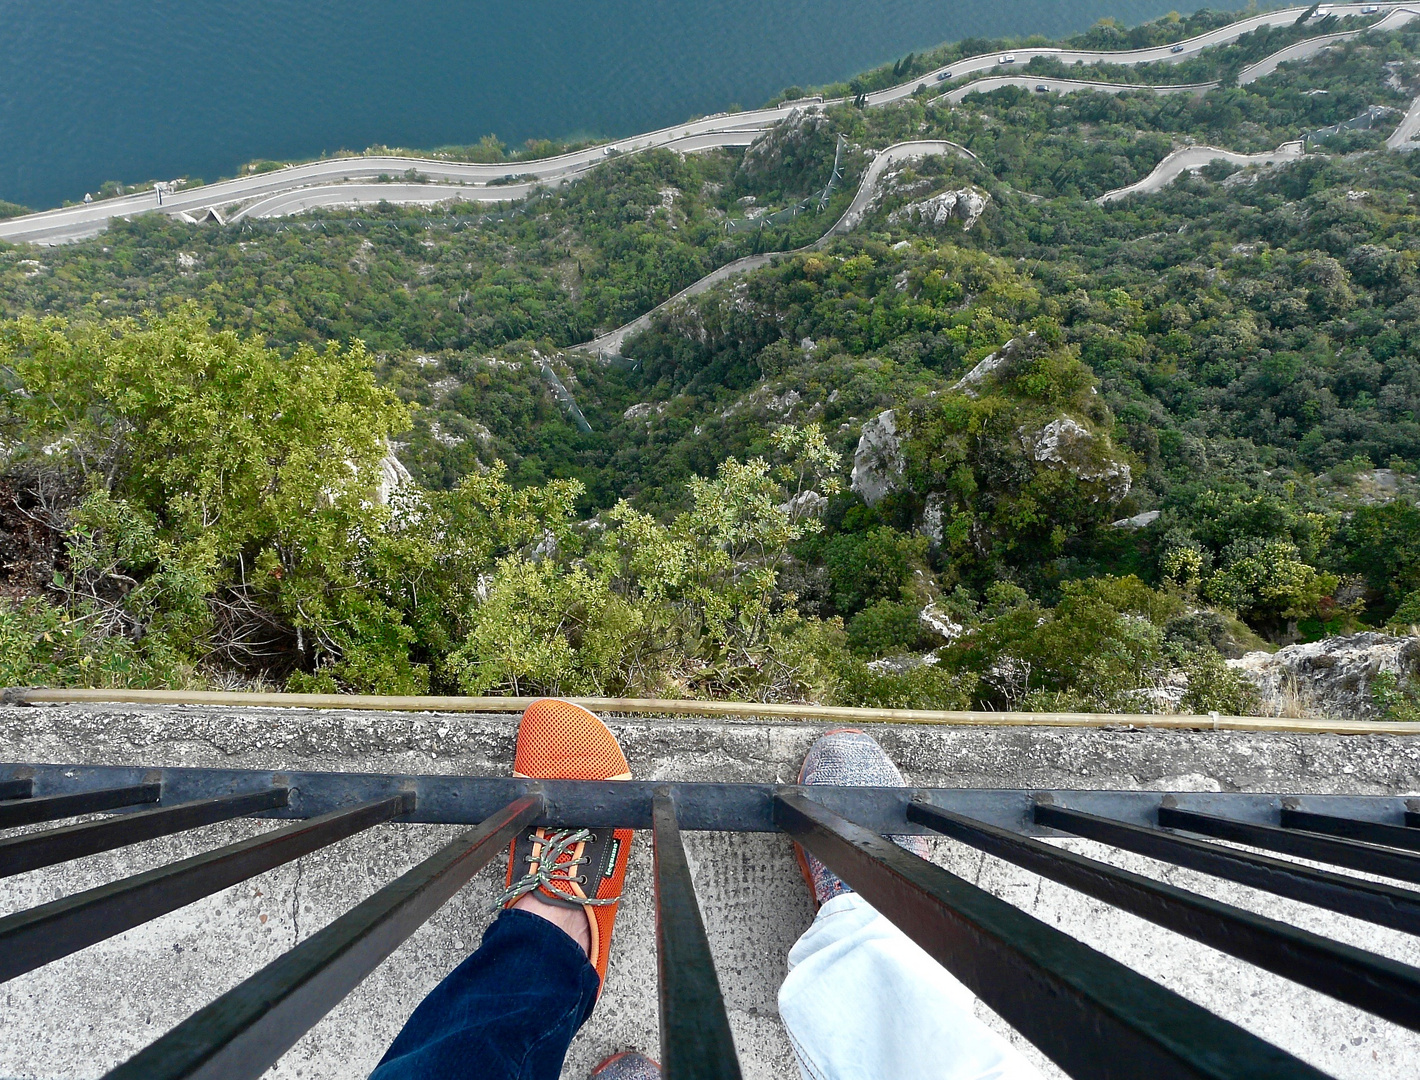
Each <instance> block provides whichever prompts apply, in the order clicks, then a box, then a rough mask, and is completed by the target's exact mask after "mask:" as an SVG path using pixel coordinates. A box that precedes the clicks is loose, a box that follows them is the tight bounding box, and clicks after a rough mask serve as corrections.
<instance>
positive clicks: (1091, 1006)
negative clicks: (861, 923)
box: [776, 794, 1325, 1080]
mask: <svg viewBox="0 0 1420 1080" xmlns="http://www.w3.org/2000/svg"><path fill="white" fill-rule="evenodd" d="M776 811H777V813H778V815H779V820H780V823H781V825H782V827H783V829H784V831H785V832H787V833H789V834H790V835H791V836H793V837H794V839H795V840H797V841H798V842H799V843H801V844H802V845H804V847H806V848H807V849H808V850H809V851H811V852H812V853H813V854H814V855H815V856H817V857H818V858H819V859H821V860H823V862H824V864H825V865H826V866H827V867H828V868H829V869H830V870H832V871H833V872H834V873H836V874H837V875H838V876H839V877H841V878H843V880H844V881H846V882H847V883H848V884H849V885H850V886H851V887H852V888H853V889H854V890H856V891H857V892H859V893H860V894H861V895H862V896H863V898H864V899H865V900H867V901H868V903H870V904H872V905H873V907H874V908H876V909H877V910H878V911H879V912H880V913H882V914H883V915H885V916H887V918H889V919H891V920H892V921H893V922H894V923H895V924H896V925H897V926H898V928H899V929H901V930H902V931H903V932H904V933H905V934H907V935H908V936H909V937H910V938H912V939H913V940H914V941H916V942H917V944H918V945H920V946H922V948H923V949H925V950H926V951H927V952H928V953H929V954H930V955H931V956H933V957H934V958H935V959H936V960H937V961H938V962H939V963H941V964H942V965H943V966H944V967H946V968H947V970H948V971H950V972H951V973H952V974H953V975H955V976H956V977H957V978H958V979H960V980H961V981H962V983H964V984H965V985H966V986H967V988H968V989H970V990H971V991H972V993H974V994H976V996H977V997H979V998H980V999H981V1000H982V1001H984V1002H985V1003H986V1004H987V1006H989V1007H990V1008H992V1009H994V1010H995V1011H996V1012H997V1013H998V1014H999V1015H1000V1016H1001V1017H1002V1018H1003V1019H1005V1020H1006V1022H1007V1023H1009V1024H1010V1025H1011V1026H1012V1027H1014V1028H1015V1029H1016V1030H1017V1031H1019V1032H1020V1033H1021V1034H1022V1035H1024V1036H1025V1037H1026V1038H1027V1039H1029V1040H1030V1041H1031V1042H1032V1043H1034V1044H1035V1046H1036V1047H1037V1048H1038V1049H1039V1050H1040V1051H1041V1052H1042V1053H1044V1054H1045V1055H1046V1056H1047V1057H1049V1058H1050V1059H1051V1060H1052V1061H1054V1062H1055V1063H1056V1064H1057V1065H1059V1066H1060V1067H1061V1068H1062V1069H1064V1070H1065V1071H1066V1072H1067V1073H1069V1074H1070V1075H1071V1076H1073V1077H1076V1078H1078V1080H1119V1078H1120V1077H1124V1076H1129V1077H1139V1078H1151V1080H1174V1078H1185V1077H1186V1078H1190V1080H1200V1078H1204V1077H1207V1078H1212V1080H1223V1078H1225V1077H1226V1078H1229V1080H1242V1078H1244V1077H1247V1078H1258V1080H1261V1078H1263V1077H1268V1078H1278V1080H1280V1078H1281V1077H1289V1078H1293V1080H1301V1078H1320V1077H1323V1076H1325V1074H1324V1073H1322V1072H1320V1071H1318V1070H1317V1069H1314V1068H1312V1067H1311V1066H1310V1065H1307V1064H1306V1063H1305V1062H1303V1061H1301V1060H1299V1059H1297V1058H1295V1057H1293V1056H1292V1055H1290V1054H1287V1053H1286V1052H1285V1051H1283V1050H1280V1049H1279V1048H1277V1047H1275V1046H1273V1045H1271V1044H1270V1043H1267V1042H1265V1041H1263V1040H1262V1039H1259V1038H1258V1037H1257V1036H1255V1035H1252V1034H1251V1033H1249V1032H1247V1031H1244V1030H1243V1029H1242V1028H1240V1027H1238V1026H1237V1025H1235V1024H1232V1023H1229V1022H1228V1021H1226V1020H1224V1019H1222V1018H1221V1017H1218V1016H1215V1015H1214V1014H1213V1013H1210V1012H1209V1011H1208V1010H1206V1009H1204V1008H1202V1007H1201V1006H1198V1005H1195V1004H1193V1003H1192V1002H1190V1001H1188V1000H1187V999H1186V998H1183V997H1180V996H1179V995H1178V994H1175V993H1174V992H1173V991H1171V990H1168V989H1166V988H1164V987H1162V986H1160V985H1159V984H1157V983H1155V982H1153V981H1151V980H1149V979H1147V978H1145V977H1144V976H1142V975H1140V974H1138V973H1137V972H1135V971H1133V970H1132V969H1131V968H1128V967H1126V966H1125V965H1123V964H1121V963H1119V962H1118V961H1116V960H1112V959H1110V958H1109V957H1108V956H1105V955H1104V954H1103V953H1100V952H1097V951H1096V950H1094V949H1091V948H1090V947H1089V946H1087V945H1085V944H1083V943H1081V942H1079V941H1077V940H1075V939H1074V938H1072V937H1069V936H1068V935H1066V934H1064V933H1062V932H1061V931H1059V930H1056V929H1055V928H1054V927H1051V926H1047V925H1046V924H1045V923H1043V922H1041V921H1040V920H1038V919H1035V918H1033V917H1032V916H1030V915H1028V914H1026V913H1025V912H1024V911H1021V910H1020V909H1019V908H1016V907H1014V906H1012V905H1011V904H1009V903H1007V902H1006V901H1004V900H1001V899H998V898H997V897H995V896H992V895H991V894H990V893H988V892H986V891H985V890H983V889H979V888H977V887H976V886H974V885H972V884H970V883H969V882H966V881H963V880H962V879H961V878H959V877H957V876H956V875H954V874H951V873H949V872H948V871H946V870H944V869H942V868H941V867H939V866H937V865H935V864H933V863H930V862H927V861H926V860H925V859H920V858H918V857H917V856H915V855H912V854H910V853H909V852H907V851H904V850H903V849H902V848H900V847H898V846H897V845H896V844H894V843H893V842H891V841H890V840H887V839H886V838H884V837H882V836H878V835H877V834H875V833H872V832H870V831H868V830H866V829H862V828H860V827H858V826H857V825H854V824H853V823H852V822H850V821H845V820H844V819H843V818H841V817H839V816H837V815H836V814H834V813H832V812H831V811H829V810H826V809H824V808H823V807H822V806H819V805H816V804H815V803H814V802H813V801H812V800H811V799H809V798H807V797H805V796H804V795H798V794H792V795H790V794H786V795H783V796H781V797H779V798H778V799H777V800H776Z"/></svg>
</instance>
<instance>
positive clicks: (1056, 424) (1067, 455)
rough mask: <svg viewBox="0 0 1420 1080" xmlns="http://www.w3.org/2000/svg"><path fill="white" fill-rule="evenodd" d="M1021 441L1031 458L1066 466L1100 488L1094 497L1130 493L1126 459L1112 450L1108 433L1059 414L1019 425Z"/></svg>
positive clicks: (1110, 498)
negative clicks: (1034, 423)
mask: <svg viewBox="0 0 1420 1080" xmlns="http://www.w3.org/2000/svg"><path fill="white" fill-rule="evenodd" d="M1019 434H1020V439H1021V445H1022V446H1023V447H1024V448H1025V451H1026V453H1027V454H1029V455H1030V456H1031V458H1032V460H1034V461H1038V462H1040V463H1041V464H1045V465H1052V466H1058V467H1061V468H1064V469H1067V470H1069V471H1070V472H1071V473H1072V474H1073V475H1075V476H1076V477H1078V478H1079V479H1081V480H1084V481H1086V482H1087V483H1093V484H1098V485H1099V486H1100V488H1101V489H1102V492H1101V494H1100V495H1099V496H1096V501H1098V499H1099V498H1104V499H1106V500H1108V501H1110V502H1118V501H1119V500H1120V499H1122V498H1124V496H1126V495H1128V494H1129V487H1130V484H1131V483H1132V477H1131V475H1130V472H1129V465H1128V463H1127V462H1124V461H1120V460H1119V459H1118V458H1116V457H1115V456H1114V454H1113V447H1112V446H1111V445H1110V443H1109V439H1108V437H1106V436H1104V435H1096V434H1095V433H1094V432H1092V431H1091V430H1090V429H1089V428H1087V427H1085V425H1084V424H1082V423H1080V422H1079V421H1078V420H1075V419H1073V418H1071V417H1069V416H1059V417H1057V418H1056V419H1054V420H1052V421H1050V423H1048V424H1046V425H1045V426H1044V427H1042V428H1039V429H1037V430H1034V431H1032V430H1030V429H1028V428H1022V429H1021V431H1020V432H1019Z"/></svg>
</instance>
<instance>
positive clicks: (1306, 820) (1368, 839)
mask: <svg viewBox="0 0 1420 1080" xmlns="http://www.w3.org/2000/svg"><path fill="white" fill-rule="evenodd" d="M1281 824H1282V828H1284V829H1301V830H1304V831H1306V832H1314V833H1327V834H1329V835H1331V836H1339V837H1342V838H1343V839H1346V840H1360V841H1361V842H1362V843H1365V844H1380V845H1382V846H1386V847H1397V848H1404V849H1406V850H1408V851H1420V829H1413V828H1407V827H1406V826H1404V825H1382V824H1381V823H1380V822H1378V821H1357V820H1356V819H1355V818H1346V817H1336V816H1335V815H1334V814H1314V813H1311V812H1310V811H1307V810H1293V809H1291V808H1290V807H1286V806H1284V807H1283V808H1282V821H1281Z"/></svg>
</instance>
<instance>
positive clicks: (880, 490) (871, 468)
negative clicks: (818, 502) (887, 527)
mask: <svg viewBox="0 0 1420 1080" xmlns="http://www.w3.org/2000/svg"><path fill="white" fill-rule="evenodd" d="M905 468H906V462H905V461H904V460H903V457H902V440H901V439H900V438H899V437H898V434H897V413H896V412H894V411H893V410H892V409H888V410H887V411H886V412H882V413H879V414H878V415H877V416H875V417H874V418H873V419H871V420H869V421H868V422H867V423H866V424H864V425H863V433H862V435H860V436H859V437H858V449H857V450H855V451H854V452H853V479H852V481H851V483H850V487H852V489H853V490H854V491H855V492H857V493H858V496H859V497H860V498H861V499H862V500H863V501H864V502H865V503H867V504H868V505H869V506H873V505H874V504H876V503H877V502H878V501H880V500H881V499H882V498H883V496H885V495H887V494H889V493H891V492H894V491H897V490H898V489H899V488H900V487H902V484H903V471H904V469H905Z"/></svg>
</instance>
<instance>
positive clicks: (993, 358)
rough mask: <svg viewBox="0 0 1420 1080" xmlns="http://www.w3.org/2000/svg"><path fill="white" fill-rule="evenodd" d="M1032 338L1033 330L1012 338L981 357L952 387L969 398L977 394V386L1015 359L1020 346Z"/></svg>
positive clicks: (1033, 335)
mask: <svg viewBox="0 0 1420 1080" xmlns="http://www.w3.org/2000/svg"><path fill="white" fill-rule="evenodd" d="M1034 338H1035V331H1034V330H1032V331H1031V332H1030V333H1029V334H1027V335H1026V336H1025V337H1023V338H1012V339H1011V340H1010V341H1008V342H1006V344H1004V345H1002V346H1001V347H1000V348H999V349H997V350H996V351H995V352H993V353H991V355H989V356H985V357H983V358H982V359H981V360H980V361H979V362H978V363H977V365H976V366H975V367H974V368H972V369H971V370H970V371H968V372H967V373H966V374H965V375H963V376H962V377H961V378H960V379H958V380H957V381H956V382H955V383H954V384H953V385H952V389H953V390H959V391H960V392H961V393H963V394H965V395H966V396H967V397H970V398H974V397H976V396H978V390H977V388H978V387H979V386H980V385H981V384H982V383H983V382H985V381H986V379H987V377H988V376H990V375H991V374H993V373H994V372H996V371H997V370H999V369H1000V368H1001V367H1003V366H1005V365H1006V364H1007V363H1009V362H1010V361H1011V360H1013V359H1015V357H1016V354H1017V353H1018V352H1019V351H1020V350H1021V348H1022V347H1024V346H1025V345H1026V344H1027V343H1028V342H1030V341H1032V340H1033V339H1034Z"/></svg>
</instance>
